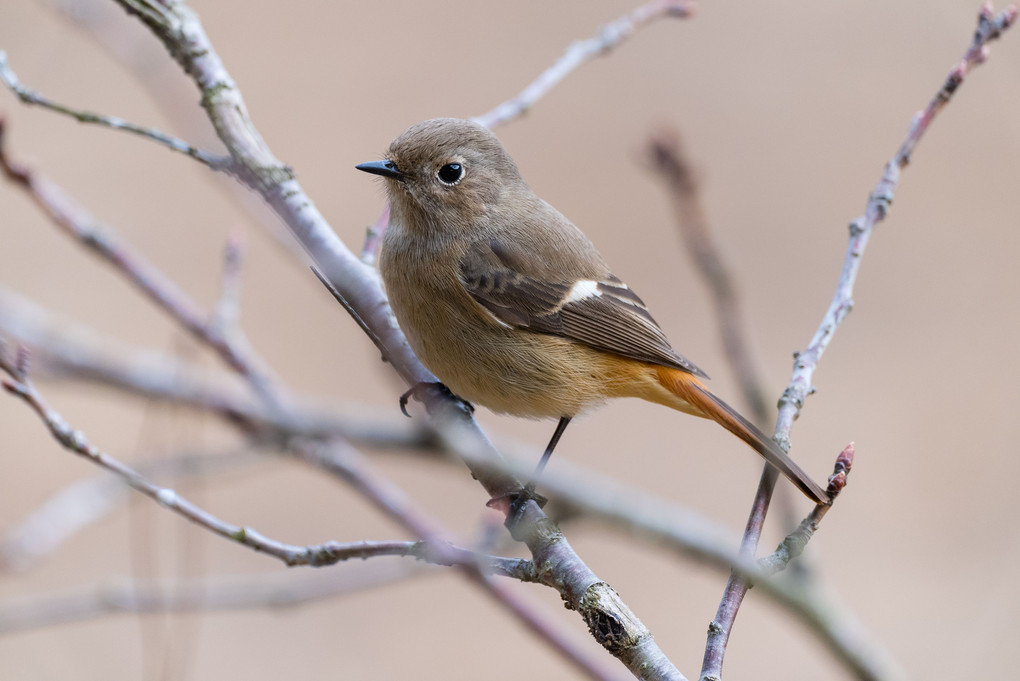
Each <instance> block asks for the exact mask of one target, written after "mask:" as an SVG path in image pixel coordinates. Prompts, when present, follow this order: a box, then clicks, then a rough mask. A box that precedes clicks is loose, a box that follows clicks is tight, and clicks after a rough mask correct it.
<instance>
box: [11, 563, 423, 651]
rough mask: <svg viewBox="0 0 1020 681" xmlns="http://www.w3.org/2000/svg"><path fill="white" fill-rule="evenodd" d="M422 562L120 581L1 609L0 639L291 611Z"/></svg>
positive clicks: (390, 578) (396, 577)
mask: <svg viewBox="0 0 1020 681" xmlns="http://www.w3.org/2000/svg"><path fill="white" fill-rule="evenodd" d="M438 572H439V570H438V568H435V567H434V566H429V565H426V564H422V563H408V562H400V563H393V562H391V563H378V562H376V563H375V564H373V566H372V568H371V569H370V570H358V571H357V572H353V573H352V571H351V570H344V571H343V572H340V571H335V570H327V571H302V572H290V571H288V572H283V573H273V574H268V575H258V576H252V575H226V576H222V577H218V578H213V579H209V578H205V579H191V580H185V581H183V582H178V583H175V584H172V585H170V584H163V583H159V582H155V583H154V582H146V581H136V580H123V581H117V582H113V583H103V584H102V585H98V586H94V587H92V588H90V589H85V590H83V591H80V592H74V593H67V594H53V595H49V596H32V597H27V598H23V599H19V600H10V601H7V602H5V603H3V604H2V605H0V634H11V633H18V632H24V631H31V630H34V629H40V628H44V627H51V626H54V625H58V624H70V623H74V622H82V621H86V620H91V619H96V618H99V617H108V616H110V615H115V614H119V613H136V614H145V613H157V612H212V611H228V610H244V609H251V608H258V609H265V608H294V607H300V606H302V605H305V604H308V603H318V602H321V601H323V600H324V599H327V598H335V597H337V596H343V595H346V594H349V593H360V592H363V591H366V590H368V589H371V588H377V587H379V586H385V585H388V584H393V583H394V582H398V581H402V580H406V579H409V578H411V577H419V576H424V575H430V574H438Z"/></svg>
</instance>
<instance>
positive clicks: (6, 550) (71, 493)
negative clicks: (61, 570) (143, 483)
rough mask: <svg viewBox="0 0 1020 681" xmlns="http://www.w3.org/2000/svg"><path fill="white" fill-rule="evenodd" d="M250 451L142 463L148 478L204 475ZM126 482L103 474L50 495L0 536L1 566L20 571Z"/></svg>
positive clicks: (245, 460)
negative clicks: (144, 464)
mask: <svg viewBox="0 0 1020 681" xmlns="http://www.w3.org/2000/svg"><path fill="white" fill-rule="evenodd" d="M263 460H265V457H260V456H256V455H254V454H252V453H251V452H250V451H236V452H229V453H226V454H210V453H207V452H206V453H201V454H180V455H176V456H171V457H168V458H165V459H162V460H159V461H156V462H154V463H152V464H148V465H146V466H144V467H143V468H142V469H141V471H142V473H143V474H144V475H145V476H146V477H149V478H161V477H167V476H170V477H174V478H177V477H182V476H194V475H200V476H206V475H210V474H212V473H217V472H220V471H224V470H231V471H232V470H237V469H238V468H239V467H241V466H245V465H251V464H253V463H255V462H257V461H263ZM127 493H128V487H126V486H125V485H124V483H123V482H121V481H120V480H119V479H117V478H116V477H114V476H111V475H108V474H106V473H101V474H99V475H96V476H93V477H91V478H86V479H84V480H79V481H78V482H75V483H73V484H71V485H68V486H67V487H65V488H63V489H61V490H60V491H59V492H57V493H56V494H54V495H53V496H51V497H50V498H49V499H47V500H46V501H45V502H43V503H42V504H40V505H39V507H38V508H36V509H35V510H34V511H32V512H31V513H29V514H28V515H27V516H26V517H25V518H23V519H21V520H20V521H19V522H18V523H17V524H15V525H13V526H12V527H10V528H8V529H7V530H6V531H5V532H4V534H3V536H2V537H0V570H3V571H23V570H26V569H28V568H30V567H32V566H34V565H35V564H36V562H37V561H39V560H41V559H42V558H44V557H46V556H47V555H49V554H50V553H52V552H54V551H56V550H57V549H58V548H59V547H60V546H62V545H63V544H64V542H65V541H66V540H67V539H68V538H70V537H71V536H73V535H74V534H76V533H78V532H80V531H81V530H82V529H84V528H85V527H87V526H89V525H91V524H93V523H95V522H97V521H98V520H100V519H101V518H103V517H105V516H106V515H108V514H109V513H110V512H111V511H113V509H115V508H118V507H119V506H120V505H121V504H123V502H124V501H125V499H126V498H127Z"/></svg>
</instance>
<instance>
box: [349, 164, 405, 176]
mask: <svg viewBox="0 0 1020 681" xmlns="http://www.w3.org/2000/svg"><path fill="white" fill-rule="evenodd" d="M354 167H355V168H357V169H358V170H363V171H364V172H366V173H371V174H373V175H382V176H383V177H388V178H390V179H391V180H401V181H403V179H404V174H403V173H402V172H400V171H399V170H397V164H396V163H394V162H393V161H390V160H386V161H372V162H371V163H361V164H359V165H356V166H354Z"/></svg>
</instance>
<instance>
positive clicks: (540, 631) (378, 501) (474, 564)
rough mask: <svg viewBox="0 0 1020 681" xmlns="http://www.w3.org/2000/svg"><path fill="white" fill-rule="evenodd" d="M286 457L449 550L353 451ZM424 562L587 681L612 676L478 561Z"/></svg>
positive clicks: (328, 449)
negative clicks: (483, 596) (449, 573)
mask: <svg viewBox="0 0 1020 681" xmlns="http://www.w3.org/2000/svg"><path fill="white" fill-rule="evenodd" d="M288 451H289V452H290V453H292V454H294V455H295V456H297V457H298V458H300V459H301V460H303V461H305V462H307V463H311V464H313V465H314V466H315V467H316V468H317V469H319V470H324V471H326V472H328V473H331V474H333V475H335V476H337V477H338V478H340V479H342V480H343V481H344V482H346V483H347V484H348V485H350V486H351V487H353V488H354V489H355V490H356V491H357V492H359V493H360V494H361V495H362V496H363V497H365V498H366V499H367V500H368V501H370V502H371V503H372V504H373V505H374V506H375V507H376V508H377V509H378V510H380V511H381V512H383V513H385V514H386V515H387V516H389V517H390V518H391V519H393V520H394V521H396V522H397V523H399V524H400V525H401V526H402V527H404V528H405V529H407V530H408V531H410V532H411V533H413V534H414V535H415V536H417V537H419V538H421V540H422V543H423V544H425V545H426V546H427V547H429V549H430V550H432V551H437V552H440V554H442V553H445V552H448V551H449V550H450V546H451V545H450V544H449V543H448V542H445V541H443V539H442V536H443V531H442V529H441V528H440V526H439V523H438V522H436V521H435V520H433V519H431V518H430V517H429V516H428V514H427V513H426V512H425V511H424V510H423V509H422V508H420V507H418V506H416V505H415V504H414V503H413V502H412V501H411V499H410V498H409V497H408V496H407V495H406V494H404V492H403V490H401V489H400V488H399V487H397V486H396V485H394V484H393V483H391V482H389V481H388V480H386V479H384V478H383V477H382V476H380V475H378V474H377V473H375V472H374V471H373V470H372V468H371V466H369V464H368V462H367V461H365V459H364V457H362V456H361V455H360V454H358V452H356V451H355V450H354V449H353V448H351V447H348V446H346V445H345V444H344V443H342V442H330V443H319V442H312V441H308V440H303V441H302V440H294V441H291V442H290V443H289V449H288ZM430 557H431V559H432V562H437V563H439V564H442V565H455V567H458V568H460V569H461V571H463V572H464V573H465V574H466V575H467V576H468V577H469V578H470V579H471V581H472V582H473V583H475V584H476V585H477V586H479V587H480V588H481V589H482V590H483V591H485V592H486V593H487V594H488V595H489V596H490V597H492V598H493V599H494V600H495V601H496V602H497V603H499V604H501V605H502V606H503V607H505V608H507V609H508V610H509V611H510V612H511V613H513V615H514V616H515V617H516V618H517V619H519V620H520V621H521V622H522V623H523V624H524V625H525V626H526V627H527V628H528V629H529V630H530V631H532V632H533V633H534V634H536V635H537V636H538V637H539V638H540V639H541V640H542V641H544V642H545V643H547V644H549V645H551V646H552V647H553V648H555V649H556V650H557V651H558V652H559V653H560V654H561V655H562V656H563V657H564V658H565V659H567V660H569V661H570V662H571V663H572V664H574V666H575V667H577V668H578V669H580V670H581V671H583V672H584V673H585V674H586V675H587V676H589V677H590V678H593V679H603V680H608V679H610V678H613V676H612V674H610V673H609V672H607V671H606V670H604V669H602V668H601V666H600V664H599V663H598V662H596V661H594V660H592V659H589V655H587V654H586V653H584V652H583V650H582V649H581V648H580V647H578V645H577V644H576V643H574V642H572V641H571V640H570V638H569V637H567V636H565V635H564V634H563V633H562V632H561V631H560V629H559V628H558V627H556V626H554V625H552V624H551V623H550V622H549V621H548V620H547V618H543V617H540V616H539V615H538V614H537V613H536V612H534V610H533V608H532V607H531V606H529V605H527V604H526V603H524V602H523V601H521V600H520V599H518V598H517V597H516V596H515V595H514V594H513V593H512V592H511V591H510V590H508V589H505V588H503V587H502V586H500V585H498V584H495V583H494V582H493V580H492V579H490V574H491V568H488V567H487V566H486V565H485V564H484V563H482V562H481V561H480V560H468V559H467V556H466V555H465V554H458V555H452V556H451V555H432V556H430ZM505 560H509V559H505ZM520 564H521V566H522V567H521V568H520V569H519V572H518V577H519V578H520V579H521V581H529V582H534V581H540V579H539V576H538V571H537V570H536V569H535V565H534V563H533V562H532V561H524V560H522V561H520Z"/></svg>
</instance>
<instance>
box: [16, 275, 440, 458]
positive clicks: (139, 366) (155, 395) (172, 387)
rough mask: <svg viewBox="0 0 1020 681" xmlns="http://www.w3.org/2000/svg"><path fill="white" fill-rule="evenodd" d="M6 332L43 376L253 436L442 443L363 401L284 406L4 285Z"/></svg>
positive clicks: (296, 401) (304, 401)
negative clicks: (159, 403)
mask: <svg viewBox="0 0 1020 681" xmlns="http://www.w3.org/2000/svg"><path fill="white" fill-rule="evenodd" d="M0 331H2V332H3V333H4V334H5V335H7V336H9V337H11V338H14V339H17V340H18V341H19V342H20V343H22V344H23V345H26V346H28V347H29V348H31V349H32V351H33V353H34V355H33V357H34V360H33V363H34V366H35V373H36V375H37V376H38V375H40V374H42V375H45V376H46V377H47V378H58V379H68V378H70V379H73V380H77V381H90V382H94V383H99V384H101V385H104V386H109V387H113V388H116V389H118V390H124V391H127V392H129V393H132V394H135V395H138V396H141V397H145V398H149V399H158V400H167V401H170V402H173V403H176V404H182V405H185V406H188V407H191V408H194V409H199V410H203V411H210V412H212V413H214V414H216V415H218V416H220V417H222V418H224V419H225V420H226V421H228V422H230V423H231V424H232V425H234V426H238V427H240V428H241V429H242V430H243V431H244V432H245V433H246V434H249V435H255V436H263V437H268V438H271V439H278V438H279V437H280V436H284V435H287V436H290V435H303V436H306V437H344V438H347V439H349V440H351V441H352V442H357V443H359V444H366V445H371V446H376V447H410V448H414V449H425V450H433V451H434V450H435V448H436V440H435V437H434V435H433V434H432V432H431V431H429V430H427V429H426V428H425V427H424V426H423V425H422V424H421V423H420V422H417V421H411V420H409V419H405V418H403V417H401V416H400V415H399V414H398V413H397V412H396V410H393V412H392V413H385V414H383V413H377V411H375V410H370V409H366V408H364V407H363V406H361V405H346V406H345V407H344V408H342V409H339V408H336V407H327V406H326V405H324V404H321V403H319V402H317V401H313V400H311V399H308V398H302V397H293V398H292V399H291V400H290V401H289V402H288V409H287V411H286V412H282V411H280V410H277V409H273V408H271V407H269V406H267V405H266V404H265V403H264V402H262V401H260V400H255V399H254V398H253V397H252V395H251V394H250V391H249V390H246V389H245V386H244V384H243V383H241V382H240V381H239V380H238V378H237V376H236V374H233V373H227V372H222V371H215V370H211V369H207V368H204V367H202V368H200V367H197V366H195V365H192V364H190V363H188V362H185V361H183V360H180V359H179V358H177V357H173V356H171V355H167V354H163V353H160V352H155V351H151V350H142V349H140V348H137V347H134V346H131V345H128V344H126V343H123V342H122V341H119V340H116V339H113V338H110V337H107V336H103V335H99V334H96V333H95V332H93V331H92V330H91V329H88V328H86V327H83V326H80V325H77V324H73V323H71V322H69V321H66V320H63V319H58V318H57V317H55V316H54V315H53V314H51V313H50V312H48V311H47V310H45V309H43V308H41V307H39V306H38V305H36V304H34V303H31V302H29V301H28V300H25V299H24V298H21V297H20V296H17V295H15V294H13V293H10V292H8V291H4V290H3V289H2V288H0ZM348 412H353V413H348Z"/></svg>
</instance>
